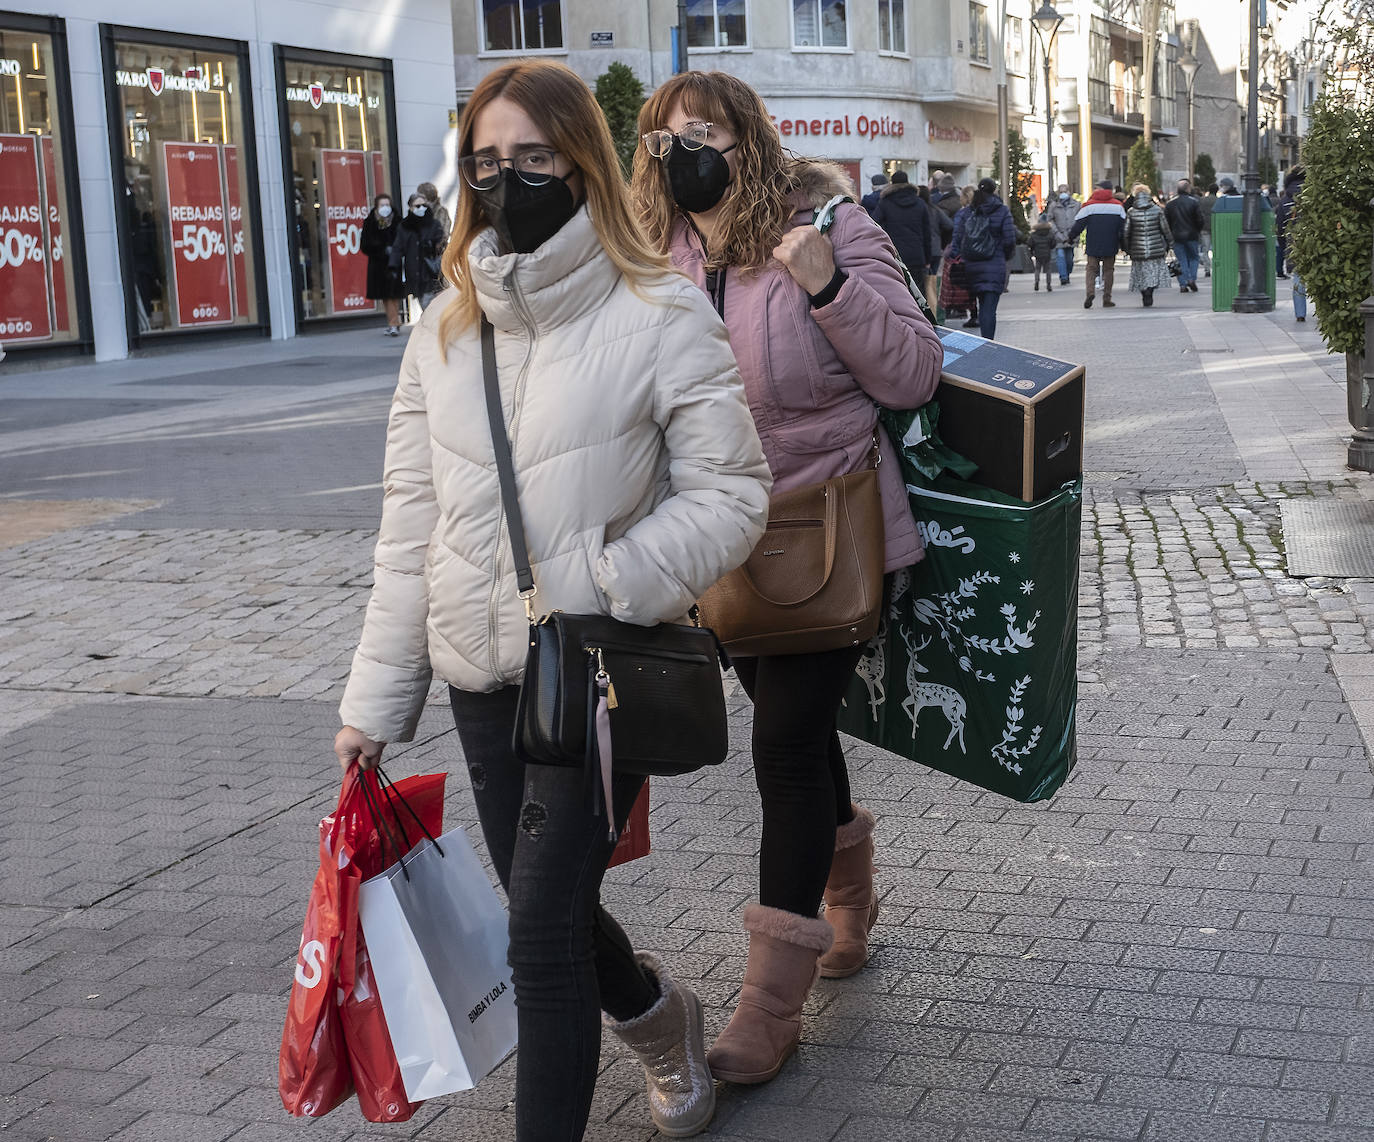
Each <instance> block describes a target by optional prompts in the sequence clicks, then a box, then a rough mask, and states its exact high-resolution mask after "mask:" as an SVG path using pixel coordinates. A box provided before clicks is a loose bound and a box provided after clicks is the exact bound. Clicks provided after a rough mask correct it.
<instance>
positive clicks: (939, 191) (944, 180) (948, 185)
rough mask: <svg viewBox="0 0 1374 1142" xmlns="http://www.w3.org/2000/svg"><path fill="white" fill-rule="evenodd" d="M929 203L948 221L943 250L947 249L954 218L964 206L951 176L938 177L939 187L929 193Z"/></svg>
mask: <svg viewBox="0 0 1374 1142" xmlns="http://www.w3.org/2000/svg"><path fill="white" fill-rule="evenodd" d="M930 203H931V205H932V206H934V207H935V209H936V210H938V211H939V212H940V213H941V214H943V215H944V216H945V218H946V219H947V220H948V221H949V230H948V233H949V238H946V239H945V243H944V246H945V249H948V248H949V242H950V238H953V237H954V216H955V215H956V214H958V213H959V211H960V210H961V209H962V208H963V207H964V206H965V205H966V204H965V202H964V201H963V197H962V195H960V193H959V189H958V187H956V186H955V185H954V176H953V175H952V174H942V175H941V176H940V183H939V186H938V187H937V188H936V189H935V190H932V191H931V192H930ZM942 229H943V227H942Z"/></svg>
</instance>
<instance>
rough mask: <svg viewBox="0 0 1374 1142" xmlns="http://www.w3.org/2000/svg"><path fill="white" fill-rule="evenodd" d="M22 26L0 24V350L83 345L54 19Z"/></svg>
mask: <svg viewBox="0 0 1374 1142" xmlns="http://www.w3.org/2000/svg"><path fill="white" fill-rule="evenodd" d="M20 21H22V22H23V25H25V26H19V27H6V26H0V342H3V343H4V345H5V347H6V348H7V349H8V348H12V347H15V346H23V345H45V344H53V343H60V342H71V341H77V340H81V339H84V338H83V336H82V329H81V324H82V323H81V320H80V314H81V313H83V312H84V308H85V297H84V294H82V295H81V304H80V306H79V305H78V294H79V291H80V290H82V289H83V278H84V276H85V275H84V274H83V273H82V272H81V270H80V269H79V260H78V266H77V267H73V265H72V258H71V257H70V254H71V252H72V250H73V238H74V236H75V235H74V232H73V229H72V222H73V214H74V211H73V206H74V202H73V201H72V199H71V198H69V194H72V193H74V191H73V190H71V189H69V188H74V186H75V179H73V178H71V177H70V175H71V172H70V171H69V170H68V162H69V155H70V154H71V150H70V147H71V142H70V134H69V132H70V114H71V112H70V103H69V95H68V91H67V85H66V69H65V55H62V56H61V58H60V59H59V53H60V41H59V40H55V38H54V35H53V33H52V29H53V22H52V21H49V20H47V19H46V18H44V19H34V18H25V17H22V16H21V17H17V18H16V23H18V22H20ZM40 28H47V29H49V30H47V31H43V30H39V29H40ZM59 69H60V70H59ZM77 244H78V245H79V238H78V239H77ZM77 252H78V253H79V250H78V251H77Z"/></svg>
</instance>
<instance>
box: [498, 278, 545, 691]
mask: <svg viewBox="0 0 1374 1142" xmlns="http://www.w3.org/2000/svg"><path fill="white" fill-rule="evenodd" d="M502 288H503V289H504V290H505V291H506V292H507V293H508V294H510V296H511V308H512V309H514V310H515V314H516V316H517V317H519V318H520V322H521V324H522V325H524V327H525V330H526V332H527V333H528V334H529V344H528V345H527V346H526V348H525V359H524V360H523V361H522V362H521V363H520V371H519V372H518V373H516V375H515V392H514V395H513V396H512V398H511V422H510V424H509V426H508V427H507V428H506V436H507V437H508V438H509V440H510V450H511V457H512V459H513V458H514V456H515V432H516V428H517V427H518V426H519V422H520V407H521V398H522V397H523V396H524V392H525V377H526V375H527V374H528V371H529V367H530V360H531V359H532V358H533V357H534V342H535V338H536V336H537V333H536V331H535V327H534V319H533V317H531V316H530V312H529V310H528V309H527V308H526V307H525V299H524V297H523V296H522V295H521V293H520V284H519V283H518V282H517V281H516V280H515V272H514V271H513V270H512V271H511V272H510V273H509V274H507V275H506V280H505V281H504V282H502ZM509 546H510V545H509V543H508V542H507V533H506V513H505V512H504V511H502V512H501V518H500V520H499V521H498V522H497V525H496V570H495V573H494V574H493V576H492V583H491V595H490V596H489V597H488V599H487V666H488V669H489V670H490V672H491V676H492V677H493V678H495V679H496V681H497V682H505V681H506V677H505V675H504V674H502V672H501V666H500V663H501V656H500V653H499V642H500V623H499V622H498V616H499V614H500V611H501V598H500V596H501V576H502V573H503V569H504V564H505V560H506V548H507V547H509Z"/></svg>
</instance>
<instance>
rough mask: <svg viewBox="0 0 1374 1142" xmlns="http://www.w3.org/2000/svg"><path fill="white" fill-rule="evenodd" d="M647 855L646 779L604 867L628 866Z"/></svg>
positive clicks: (647, 814)
mask: <svg viewBox="0 0 1374 1142" xmlns="http://www.w3.org/2000/svg"><path fill="white" fill-rule="evenodd" d="M648 855H649V782H648V779H647V778H646V779H645V782H644V788H643V789H641V790H640V791H639V796H638V797H636V798H635V803H634V807H633V808H631V809H630V816H629V819H628V820H627V821H626V822H625V828H624V829H622V830H621V833H620V840H619V841H617V842H616V846H615V848H614V849H613V850H612V852H611V859H610V860H609V861H608V862H607V864H606V867H607V868H615V866H616V865H618V864H628V863H629V862H630V861H632V860H638V859H639V858H640V857H646V856H648Z"/></svg>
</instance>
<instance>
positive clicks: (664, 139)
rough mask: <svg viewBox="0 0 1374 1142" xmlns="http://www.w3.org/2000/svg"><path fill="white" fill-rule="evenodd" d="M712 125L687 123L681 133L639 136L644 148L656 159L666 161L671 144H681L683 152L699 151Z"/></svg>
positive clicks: (661, 132) (649, 133) (668, 132)
mask: <svg viewBox="0 0 1374 1142" xmlns="http://www.w3.org/2000/svg"><path fill="white" fill-rule="evenodd" d="M714 126H715V124H714V123H688V124H687V125H686V126H685V127H683V128H682V130H681V131H678V132H677V133H676V134H674V133H673V132H672V131H648V132H646V133H645V134H643V135H641V136H640V138H641V139H643V140H644V147H645V149H646V150H647V151H648V152H649V154H651V155H653V156H654V158H656V159H666V158H667V157H668V153H669V152H670V151H671V150H672V149H673V143H674V142H678V143H681V144H682V146H683V149H684V150H688V151H699V150H701V148H702V147H704V146H706V136H707V135H709V134H710V133H711V128H712V127H714Z"/></svg>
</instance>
